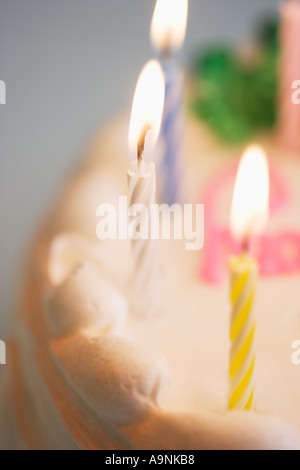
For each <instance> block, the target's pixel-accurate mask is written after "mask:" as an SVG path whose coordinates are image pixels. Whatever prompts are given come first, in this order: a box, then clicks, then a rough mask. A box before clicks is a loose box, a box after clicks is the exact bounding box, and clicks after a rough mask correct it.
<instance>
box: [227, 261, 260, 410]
mask: <svg viewBox="0 0 300 470" xmlns="http://www.w3.org/2000/svg"><path fill="white" fill-rule="evenodd" d="M230 269H231V274H232V279H231V304H232V314H231V328H230V340H231V350H230V358H229V359H230V367H229V377H230V392H229V409H230V410H232V409H239V410H249V409H252V407H253V405H254V400H253V398H254V383H253V382H254V380H253V375H254V374H253V373H254V365H255V348H254V340H255V332H256V320H255V316H254V314H253V304H254V298H255V292H256V284H257V272H258V267H257V264H256V262H255V261H254V260H253V259H252V258H251V257H250V256H248V255H246V254H242V255H241V256H239V257H234V258H232V259H231V262H230Z"/></svg>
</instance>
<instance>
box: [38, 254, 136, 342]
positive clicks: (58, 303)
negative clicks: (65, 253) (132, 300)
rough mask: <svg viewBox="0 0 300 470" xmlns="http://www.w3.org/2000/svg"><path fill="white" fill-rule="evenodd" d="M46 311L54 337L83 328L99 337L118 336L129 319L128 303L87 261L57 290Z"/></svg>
mask: <svg viewBox="0 0 300 470" xmlns="http://www.w3.org/2000/svg"><path fill="white" fill-rule="evenodd" d="M45 311H46V317H47V320H48V324H49V327H50V330H51V333H52V334H53V335H54V336H69V335H71V334H73V333H76V332H77V331H78V330H80V329H81V330H85V331H86V332H88V331H91V332H92V333H93V334H95V335H98V334H103V333H118V332H120V331H122V329H123V328H124V326H125V323H126V320H127V315H128V301H127V299H126V297H125V296H124V295H123V294H122V293H121V292H120V290H119V289H118V288H117V287H116V286H115V285H114V284H113V283H112V282H111V281H110V280H109V279H108V278H107V276H105V273H103V271H101V269H100V268H99V267H98V266H97V265H95V264H92V263H90V262H85V263H82V264H79V265H78V266H77V267H76V268H75V270H74V272H73V273H72V274H71V275H70V276H69V277H68V278H67V279H66V280H65V281H64V282H63V283H62V284H61V285H59V286H57V287H54V288H53V290H52V292H51V294H50V296H49V297H47V299H46V305H45Z"/></svg>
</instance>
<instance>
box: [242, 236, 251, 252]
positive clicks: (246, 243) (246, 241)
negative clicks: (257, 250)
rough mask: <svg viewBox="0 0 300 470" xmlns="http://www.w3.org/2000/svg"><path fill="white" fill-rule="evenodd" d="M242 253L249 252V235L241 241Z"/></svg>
mask: <svg viewBox="0 0 300 470" xmlns="http://www.w3.org/2000/svg"><path fill="white" fill-rule="evenodd" d="M242 251H243V253H250V237H249V236H248V235H246V236H245V237H244V239H243V241H242Z"/></svg>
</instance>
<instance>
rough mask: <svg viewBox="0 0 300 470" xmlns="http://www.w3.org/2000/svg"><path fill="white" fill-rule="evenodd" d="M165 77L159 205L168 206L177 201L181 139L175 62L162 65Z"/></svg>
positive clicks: (180, 81)
mask: <svg viewBox="0 0 300 470" xmlns="http://www.w3.org/2000/svg"><path fill="white" fill-rule="evenodd" d="M164 72H165V77H166V89H165V90H166V91H165V107H164V114H163V120H162V128H161V139H162V148H163V158H162V162H161V173H162V179H163V183H162V196H161V199H162V202H165V203H167V204H169V205H172V204H174V203H176V202H179V200H180V190H181V188H180V180H181V152H182V138H183V122H182V106H183V96H182V90H183V79H182V72H181V71H180V70H179V68H178V67H177V64H176V63H175V62H169V63H167V64H165V65H164Z"/></svg>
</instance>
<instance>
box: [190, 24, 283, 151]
mask: <svg viewBox="0 0 300 470" xmlns="http://www.w3.org/2000/svg"><path fill="white" fill-rule="evenodd" d="M257 40H258V46H259V47H258V51H259V53H258V54H257V58H256V60H255V61H254V62H253V63H252V64H251V65H247V66H246V65H245V63H244V62H243V61H242V60H241V59H240V58H239V57H238V56H237V55H236V54H235V51H232V50H231V49H230V48H228V47H214V48H211V49H209V50H207V51H206V52H204V53H201V54H200V55H199V56H198V57H197V58H196V60H195V67H194V71H195V73H194V82H195V86H194V88H195V94H194V97H193V99H192V103H191V108H192V111H193V112H194V114H195V115H196V116H198V117H199V118H200V119H202V120H204V121H205V122H207V123H208V125H209V126H210V127H212V129H213V130H214V131H215V132H216V133H217V134H218V135H219V137H221V138H222V139H224V140H225V141H227V142H229V143H235V142H236V143H238V142H242V141H245V140H248V139H250V138H252V137H253V136H254V135H255V134H256V133H257V132H258V131H260V130H264V129H272V128H273V127H274V125H275V123H276V96H277V66H278V57H279V53H278V51H279V48H278V23H277V22H276V21H273V20H272V21H270V20H268V21H266V22H264V24H263V25H262V26H261V27H260V29H259V31H258V34H257Z"/></svg>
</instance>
